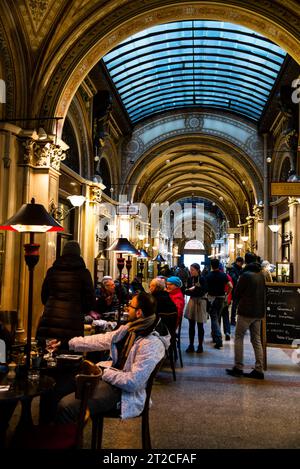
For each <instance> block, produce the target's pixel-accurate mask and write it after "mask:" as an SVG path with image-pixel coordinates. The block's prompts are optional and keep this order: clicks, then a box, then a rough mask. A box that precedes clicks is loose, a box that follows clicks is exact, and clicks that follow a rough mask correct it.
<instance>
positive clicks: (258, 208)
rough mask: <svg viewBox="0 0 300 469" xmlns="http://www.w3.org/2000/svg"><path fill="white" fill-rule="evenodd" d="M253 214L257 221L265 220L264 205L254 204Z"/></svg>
mask: <svg viewBox="0 0 300 469" xmlns="http://www.w3.org/2000/svg"><path fill="white" fill-rule="evenodd" d="M253 214H254V220H255V221H263V220H264V206H263V205H254V206H253Z"/></svg>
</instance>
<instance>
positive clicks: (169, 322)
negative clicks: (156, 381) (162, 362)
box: [159, 311, 177, 381]
mask: <svg viewBox="0 0 300 469" xmlns="http://www.w3.org/2000/svg"><path fill="white" fill-rule="evenodd" d="M159 317H160V319H161V321H162V323H163V324H164V325H165V326H166V327H167V328H168V331H169V332H170V335H171V343H170V347H169V348H168V351H167V356H168V358H169V360H170V367H171V370H172V374H173V379H174V381H176V371H175V360H176V357H177V353H176V323H177V311H174V313H160V314H159Z"/></svg>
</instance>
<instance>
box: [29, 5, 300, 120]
mask: <svg viewBox="0 0 300 469" xmlns="http://www.w3.org/2000/svg"><path fill="white" fill-rule="evenodd" d="M193 18H195V19H197V18H199V19H211V20H221V21H228V22H233V23H238V24H241V25H244V26H247V27H248V28H251V29H253V30H255V31H257V32H259V33H261V34H263V35H265V36H267V37H268V38H269V39H271V40H272V41H274V42H275V43H276V44H278V45H280V46H281V47H282V48H283V49H284V50H286V51H287V52H288V53H289V54H290V55H291V56H292V57H293V58H294V59H295V60H296V61H297V62H298V63H300V47H299V42H300V33H299V23H298V21H299V20H298V16H297V15H296V13H295V12H294V13H293V12H292V11H290V10H289V9H288V8H287V7H286V6H284V5H283V4H279V3H277V4H276V8H274V1H271V0H264V1H263V0H262V1H260V2H253V1H252V0H251V1H250V0H223V1H222V2H221V1H217V0H211V1H201V2H200V1H199V2H191V1H187V2H184V1H181V0H147V1H146V0H143V1H139V2H134V3H133V2H129V3H128V4H127V5H122V8H118V5H116V7H115V9H114V10H113V11H111V13H109V14H108V15H107V16H105V17H104V18H102V19H101V22H99V21H97V14H95V12H94V18H93V23H92V25H91V26H90V27H89V28H87V29H85V30H84V28H83V27H82V25H81V30H84V33H82V34H81V35H80V36H79V37H77V38H74V41H72V42H70V37H69V36H68V37H67V38H66V39H65V43H69V48H68V50H66V51H65V54H64V56H63V58H62V59H61V61H60V62H59V63H58V64H57V63H56V61H57V57H56V56H54V54H53V58H52V62H51V63H49V67H48V73H47V72H46V73H45V75H44V77H43V80H42V83H41V85H40V87H41V89H45V93H44V96H43V97H41V100H42V101H39V104H38V106H39V107H40V110H41V112H42V113H43V114H45V115H61V116H65V115H66V113H67V110H68V107H69V105H70V102H71V100H72V98H73V96H74V94H75V93H76V90H77V89H78V87H79V85H80V83H81V82H82V80H83V78H84V77H85V76H86V75H87V74H88V72H89V71H90V70H91V69H92V67H94V65H95V64H96V63H97V62H98V61H99V60H100V58H101V57H103V55H105V54H106V53H107V52H108V51H110V50H111V49H112V48H113V47H115V46H116V45H117V44H119V43H120V42H121V41H123V40H124V39H126V38H127V37H128V36H130V35H131V34H134V33H136V32H139V31H141V30H143V29H145V28H147V27H150V26H153V25H156V24H161V23H164V22H170V21H176V20H178V19H181V20H186V19H193ZM84 22H87V24H88V23H91V18H90V17H88V18H86V19H84ZM62 49H63V44H62ZM35 111H36V112H37V111H38V109H35ZM61 125H62V124H61Z"/></svg>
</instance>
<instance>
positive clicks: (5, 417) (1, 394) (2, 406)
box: [0, 374, 55, 446]
mask: <svg viewBox="0 0 300 469" xmlns="http://www.w3.org/2000/svg"><path fill="white" fill-rule="evenodd" d="M54 385H55V380H54V379H53V378H51V377H49V376H43V375H41V376H40V377H39V379H38V380H35V381H32V380H29V379H28V377H27V375H26V374H25V375H24V376H16V377H15V378H13V379H11V378H9V377H8V376H7V374H4V375H0V386H1V387H0V389H1V388H2V389H3V386H8V387H9V388H8V389H7V390H0V440H1V441H0V445H2V446H4V439H5V433H6V429H7V426H8V422H9V419H10V417H11V416H12V414H13V412H14V409H15V407H16V405H17V403H18V402H19V401H20V402H21V416H20V420H19V422H18V424H17V428H16V431H19V430H24V428H25V429H26V428H28V427H30V426H32V425H33V421H32V415H31V403H32V399H33V398H34V397H38V396H42V395H45V394H47V393H48V392H50V391H51V389H52V388H53V387H54Z"/></svg>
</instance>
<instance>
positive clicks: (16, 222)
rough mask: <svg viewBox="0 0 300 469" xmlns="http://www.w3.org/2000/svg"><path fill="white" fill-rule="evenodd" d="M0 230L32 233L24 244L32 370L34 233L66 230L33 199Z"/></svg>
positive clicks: (28, 348) (36, 250) (36, 252)
mask: <svg viewBox="0 0 300 469" xmlns="http://www.w3.org/2000/svg"><path fill="white" fill-rule="evenodd" d="M0 230H11V231H19V232H21V233H30V242H29V243H26V244H24V249H25V252H24V258H25V262H26V264H27V267H28V270H29V282H28V307H27V342H26V369H27V370H29V368H30V353H31V333H32V306H33V286H34V282H33V271H34V268H35V266H36V264H37V263H38V261H39V247H40V245H39V244H37V243H35V242H34V233H45V232H46V231H64V228H63V227H62V226H61V225H60V224H59V223H57V221H56V220H54V218H52V217H51V215H49V213H48V212H47V211H46V209H45V207H44V206H43V205H41V204H36V203H35V200H34V199H31V203H30V204H23V205H22V207H21V208H20V209H19V210H18V211H17V213H16V214H15V215H14V216H12V217H11V218H10V219H9V220H7V222H6V223H3V224H2V225H0Z"/></svg>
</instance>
